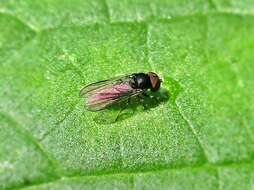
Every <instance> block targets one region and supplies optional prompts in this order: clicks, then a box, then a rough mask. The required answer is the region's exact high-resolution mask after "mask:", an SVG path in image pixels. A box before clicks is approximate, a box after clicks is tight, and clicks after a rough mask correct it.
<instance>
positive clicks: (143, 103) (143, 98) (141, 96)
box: [138, 92, 150, 110]
mask: <svg viewBox="0 0 254 190" xmlns="http://www.w3.org/2000/svg"><path fill="white" fill-rule="evenodd" d="M138 97H139V100H140V102H141V104H142V105H143V107H144V110H147V109H148V107H147V105H146V103H145V98H150V96H149V95H148V94H147V93H146V92H143V93H142V94H140V95H139V96H138Z"/></svg>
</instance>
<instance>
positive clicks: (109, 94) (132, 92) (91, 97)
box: [80, 75, 142, 111]
mask: <svg viewBox="0 0 254 190" xmlns="http://www.w3.org/2000/svg"><path fill="white" fill-rule="evenodd" d="M130 80H131V77H130V75H127V76H123V77H116V78H113V79H109V80H105V81H100V82H96V83H93V84H90V85H88V86H85V87H84V88H82V89H81V91H80V95H81V96H82V97H84V98H85V106H86V108H87V109H88V110H91V111H98V110H102V109H104V108H107V107H109V106H111V105H112V104H115V103H119V102H121V101H125V100H127V99H128V98H131V97H133V96H137V95H138V94H140V93H141V92H142V90H140V89H133V88H132V87H131V86H130Z"/></svg>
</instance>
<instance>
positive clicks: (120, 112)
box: [93, 88, 169, 124]
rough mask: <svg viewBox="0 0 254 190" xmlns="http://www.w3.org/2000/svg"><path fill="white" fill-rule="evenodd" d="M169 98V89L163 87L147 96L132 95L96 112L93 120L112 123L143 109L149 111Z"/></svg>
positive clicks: (100, 122) (99, 122)
mask: <svg viewBox="0 0 254 190" xmlns="http://www.w3.org/2000/svg"><path fill="white" fill-rule="evenodd" d="M168 100H169V92H168V90H166V89H164V88H161V89H160V90H159V91H157V92H153V93H151V92H148V93H147V96H141V97H140V96H138V97H132V98H130V99H129V100H127V101H123V102H120V103H118V104H115V105H112V106H111V107H109V108H108V109H106V110H102V111H100V112H95V116H94V117H93V120H94V121H95V122H96V123H98V124H112V123H116V122H118V121H122V120H125V119H127V118H130V117H132V116H134V114H136V113H138V112H142V111H149V110H150V109H152V108H155V107H157V106H158V105H160V104H162V103H163V102H167V101H168Z"/></svg>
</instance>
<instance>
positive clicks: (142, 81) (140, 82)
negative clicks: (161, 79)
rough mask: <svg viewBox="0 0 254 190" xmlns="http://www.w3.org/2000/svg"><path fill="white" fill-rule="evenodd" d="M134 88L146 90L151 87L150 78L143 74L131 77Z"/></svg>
mask: <svg viewBox="0 0 254 190" xmlns="http://www.w3.org/2000/svg"><path fill="white" fill-rule="evenodd" d="M133 80H134V82H135V83H134V84H135V85H134V87H135V88H139V89H148V88H150V86H151V82H150V78H149V76H148V75H146V74H144V73H137V74H134V75H133Z"/></svg>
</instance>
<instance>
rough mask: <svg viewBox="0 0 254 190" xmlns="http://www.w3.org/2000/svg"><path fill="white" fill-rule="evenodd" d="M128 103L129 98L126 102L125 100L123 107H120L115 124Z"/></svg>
mask: <svg viewBox="0 0 254 190" xmlns="http://www.w3.org/2000/svg"><path fill="white" fill-rule="evenodd" d="M130 101H131V98H128V100H127V102H126V104H125V106H124V107H122V108H121V110H120V111H119V112H118V114H117V117H116V119H115V122H116V121H117V120H118V119H119V117H120V115H121V113H122V112H123V111H124V110H125V109H126V108H127V107H128V105H129V104H130Z"/></svg>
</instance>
